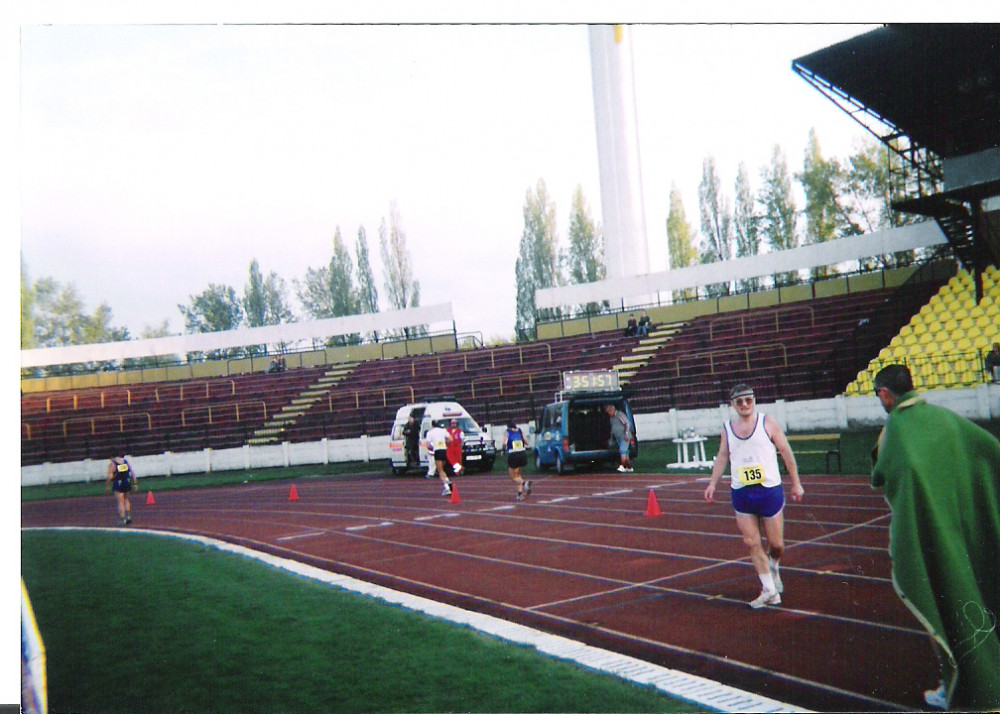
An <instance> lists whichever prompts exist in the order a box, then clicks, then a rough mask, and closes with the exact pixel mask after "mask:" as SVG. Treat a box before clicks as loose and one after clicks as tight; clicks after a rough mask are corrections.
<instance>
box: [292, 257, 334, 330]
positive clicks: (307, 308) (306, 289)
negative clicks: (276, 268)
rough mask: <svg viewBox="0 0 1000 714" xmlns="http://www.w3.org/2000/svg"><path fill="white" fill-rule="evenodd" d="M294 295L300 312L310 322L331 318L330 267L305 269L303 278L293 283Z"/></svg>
mask: <svg viewBox="0 0 1000 714" xmlns="http://www.w3.org/2000/svg"><path fill="white" fill-rule="evenodd" d="M295 294H296V295H297V296H298V298H299V302H300V303H301V304H302V310H303V311H304V312H305V314H306V315H307V316H308V317H309V318H310V319H312V320H326V319H329V318H331V317H333V316H334V315H333V296H332V295H331V294H330V266H329V265H324V266H323V267H321V268H306V274H305V277H304V278H303V279H302V280H301V281H300V280H296V281H295Z"/></svg>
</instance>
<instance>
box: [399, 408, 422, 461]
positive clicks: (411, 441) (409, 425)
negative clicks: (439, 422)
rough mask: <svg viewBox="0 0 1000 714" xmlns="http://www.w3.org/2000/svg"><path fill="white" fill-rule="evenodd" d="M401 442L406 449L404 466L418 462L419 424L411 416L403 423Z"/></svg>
mask: <svg viewBox="0 0 1000 714" xmlns="http://www.w3.org/2000/svg"><path fill="white" fill-rule="evenodd" d="M403 444H404V447H403V448H404V449H405V450H406V467H407V468H409V467H410V466H413V465H419V464H420V424H419V422H417V420H416V419H414V418H413V417H412V416H411V417H410V418H409V419H407V420H406V423H405V424H404V425H403Z"/></svg>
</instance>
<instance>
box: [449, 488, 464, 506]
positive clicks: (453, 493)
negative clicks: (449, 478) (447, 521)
mask: <svg viewBox="0 0 1000 714" xmlns="http://www.w3.org/2000/svg"><path fill="white" fill-rule="evenodd" d="M461 502H462V499H461V498H459V496H458V486H455V485H454V484H452V486H451V498H450V499H448V503H461Z"/></svg>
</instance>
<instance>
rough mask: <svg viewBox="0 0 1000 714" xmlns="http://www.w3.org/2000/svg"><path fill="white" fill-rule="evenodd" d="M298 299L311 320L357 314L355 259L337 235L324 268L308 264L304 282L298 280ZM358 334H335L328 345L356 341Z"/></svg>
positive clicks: (358, 339)
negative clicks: (309, 266) (331, 252)
mask: <svg viewBox="0 0 1000 714" xmlns="http://www.w3.org/2000/svg"><path fill="white" fill-rule="evenodd" d="M296 289H297V292H298V296H299V301H300V302H301V303H302V306H303V307H304V308H305V311H306V313H307V314H309V315H310V316H311V317H312V318H313V319H314V320H325V319H329V318H333V317H345V316H347V315H356V314H358V297H357V288H356V287H355V285H354V262H353V261H352V260H351V254H350V252H349V251H348V250H347V246H346V245H344V239H343V238H342V237H341V235H340V226H338V227H337V229H336V230H335V231H334V234H333V254H332V255H331V256H330V262H329V263H328V264H327V265H326V267H323V268H308V269H307V270H306V277H305V281H304V282H303V283H297V284H296ZM360 341H361V338H360V336H359V335H358V334H351V335H334V336H332V337H331V338H330V339H328V340H327V342H326V344H327V345H345V344H357V343H358V342H360Z"/></svg>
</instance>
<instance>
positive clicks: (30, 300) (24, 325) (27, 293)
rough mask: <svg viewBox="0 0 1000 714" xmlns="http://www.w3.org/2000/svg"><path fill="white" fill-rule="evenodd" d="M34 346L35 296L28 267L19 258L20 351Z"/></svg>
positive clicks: (22, 258) (22, 257)
mask: <svg viewBox="0 0 1000 714" xmlns="http://www.w3.org/2000/svg"><path fill="white" fill-rule="evenodd" d="M34 346H35V295H34V291H33V290H32V289H31V279H30V278H29V277H28V266H27V265H25V263H24V255H22V256H21V349H22V350H28V349H31V348H32V347H34Z"/></svg>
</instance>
